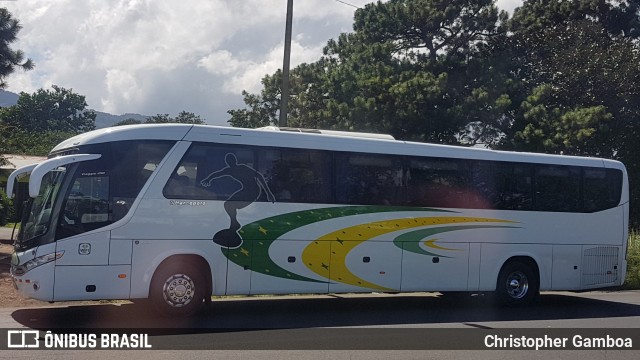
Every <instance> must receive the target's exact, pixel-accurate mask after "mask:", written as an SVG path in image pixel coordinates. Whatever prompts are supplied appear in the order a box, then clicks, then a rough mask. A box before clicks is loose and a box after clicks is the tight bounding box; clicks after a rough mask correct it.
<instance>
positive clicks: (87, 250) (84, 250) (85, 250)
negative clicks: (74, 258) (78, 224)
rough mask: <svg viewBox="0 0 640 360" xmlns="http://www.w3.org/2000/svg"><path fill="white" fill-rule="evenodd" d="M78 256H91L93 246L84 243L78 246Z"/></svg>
mask: <svg viewBox="0 0 640 360" xmlns="http://www.w3.org/2000/svg"><path fill="white" fill-rule="evenodd" d="M78 254H80V255H89V254H91V244H88V243H82V244H80V245H78Z"/></svg>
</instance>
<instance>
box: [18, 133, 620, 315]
mask: <svg viewBox="0 0 640 360" xmlns="http://www.w3.org/2000/svg"><path fill="white" fill-rule="evenodd" d="M285 130H289V129H278V128H264V129H257V130H248V129H237V128H225V127H215V126H199V125H179V124H175V125H135V126H122V127H114V128H108V129H101V130H96V131H92V132H89V133H85V134H81V135H78V136H75V137H73V138H71V139H68V140H66V141H64V142H62V143H61V144H59V145H58V146H56V147H55V148H54V149H53V150H52V151H51V153H50V156H49V159H48V160H46V161H44V162H42V163H40V164H37V165H36V166H29V167H25V168H21V169H17V170H16V171H15V172H14V173H12V174H11V176H10V178H9V183H8V187H7V190H8V191H7V192H8V195H9V196H12V195H13V188H14V184H15V181H17V178H19V177H22V176H25V175H27V174H30V179H29V195H30V200H29V201H28V204H26V206H25V209H26V210H25V213H24V215H23V218H22V221H21V227H20V233H19V234H18V236H17V239H16V241H15V252H14V254H13V258H12V268H11V273H12V277H13V281H14V283H15V285H16V287H17V289H18V290H19V291H20V292H21V293H23V294H24V295H26V296H29V297H32V298H35V299H39V300H44V301H66V300H102V299H146V298H149V299H150V300H151V302H152V304H153V305H154V307H155V308H156V309H157V310H159V311H160V312H162V313H164V314H169V315H179V316H188V315H191V314H193V313H194V312H196V311H197V310H199V309H200V308H201V306H202V305H203V303H205V302H209V301H211V296H212V295H239V294H245V295H254V294H287V293H320V294H321V293H344V292H417V291H440V292H458V291H464V292H495V293H496V295H497V297H498V298H499V299H500V300H501V301H502V302H503V303H506V304H511V305H519V304H526V303H529V302H531V301H532V300H533V299H534V298H535V297H536V296H537V295H538V293H539V291H541V290H576V291H578V290H589V289H596V288H604V287H612V286H619V285H621V284H622V283H623V281H624V277H625V272H626V250H627V235H628V233H627V226H628V215H629V195H628V192H629V185H628V180H627V173H626V170H625V168H624V166H623V165H622V164H621V163H620V162H617V161H613V160H605V159H596V158H586V157H570V156H552V155H542V154H528V153H515V152H499V151H491V150H484V149H470V148H462V147H452V146H442V145H432V144H420V143H411V142H405V141H397V140H393V138H391V137H389V136H384V135H375V134H359V133H345V132H326V131H285Z"/></svg>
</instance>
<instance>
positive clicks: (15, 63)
mask: <svg viewBox="0 0 640 360" xmlns="http://www.w3.org/2000/svg"><path fill="white" fill-rule="evenodd" d="M20 29H22V26H20V23H19V22H18V20H16V19H14V18H13V17H12V16H11V13H10V12H9V11H7V9H5V8H0V89H4V88H5V87H6V86H7V83H6V81H5V80H6V77H7V76H9V75H10V74H12V73H13V72H14V71H15V70H16V68H18V69H22V70H31V69H32V68H33V61H31V59H27V60H25V59H24V53H23V52H22V51H20V50H12V49H11V44H12V43H14V42H15V41H16V40H17V39H18V32H20ZM5 131H8V128H7V127H6V125H4V124H2V122H1V121H0V133H4V132H5ZM5 152H6V150H5V149H4V145H3V143H2V142H0V165H5V164H6V159H5V158H4V157H3V156H2V153H5Z"/></svg>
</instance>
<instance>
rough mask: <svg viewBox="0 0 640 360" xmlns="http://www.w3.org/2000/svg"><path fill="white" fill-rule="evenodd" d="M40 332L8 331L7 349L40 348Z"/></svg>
mask: <svg viewBox="0 0 640 360" xmlns="http://www.w3.org/2000/svg"><path fill="white" fill-rule="evenodd" d="M39 337H40V331H38V330H8V331H7V347H8V348H10V349H32V348H38V347H40V340H38V338H39Z"/></svg>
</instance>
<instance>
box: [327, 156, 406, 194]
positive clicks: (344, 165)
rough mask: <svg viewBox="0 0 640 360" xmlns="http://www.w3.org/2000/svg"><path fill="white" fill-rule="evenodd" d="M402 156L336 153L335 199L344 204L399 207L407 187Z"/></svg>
mask: <svg viewBox="0 0 640 360" xmlns="http://www.w3.org/2000/svg"><path fill="white" fill-rule="evenodd" d="M404 183H405V182H404V178H403V169H402V161H401V157H399V156H388V155H372V154H359V153H339V154H336V200H337V202H338V203H342V204H368V205H397V204H399V203H400V202H401V199H402V198H403V196H402V189H403V184H404Z"/></svg>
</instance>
